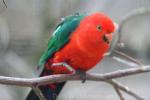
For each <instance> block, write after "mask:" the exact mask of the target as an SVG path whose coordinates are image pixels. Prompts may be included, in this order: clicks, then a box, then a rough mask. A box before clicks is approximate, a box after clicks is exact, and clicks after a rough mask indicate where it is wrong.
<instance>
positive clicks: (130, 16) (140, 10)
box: [117, 7, 150, 47]
mask: <svg viewBox="0 0 150 100" xmlns="http://www.w3.org/2000/svg"><path fill="white" fill-rule="evenodd" d="M144 14H150V7H143V8H138V9H135V10H133V11H131V12H130V13H128V14H127V15H126V16H124V18H123V19H122V20H121V22H120V24H119V28H118V30H117V33H118V42H117V45H118V47H120V45H122V41H121V39H122V31H123V26H124V25H125V24H126V23H127V22H128V21H130V20H131V19H134V18H135V17H136V16H141V15H144Z"/></svg>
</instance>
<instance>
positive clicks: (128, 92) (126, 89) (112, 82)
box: [107, 80, 145, 100]
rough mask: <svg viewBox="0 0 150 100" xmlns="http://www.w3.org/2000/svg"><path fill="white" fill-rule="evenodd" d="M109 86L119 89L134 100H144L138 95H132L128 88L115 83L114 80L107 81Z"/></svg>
mask: <svg viewBox="0 0 150 100" xmlns="http://www.w3.org/2000/svg"><path fill="white" fill-rule="evenodd" d="M107 82H108V83H109V84H111V85H113V86H114V87H117V88H119V89H120V90H122V91H124V92H126V93H127V94H129V95H130V96H133V97H134V98H136V100H145V99H144V98H142V97H140V96H139V95H138V94H136V93H134V92H133V91H131V90H130V89H129V88H128V87H126V86H124V85H122V84H121V83H119V82H117V81H116V80H109V81H107Z"/></svg>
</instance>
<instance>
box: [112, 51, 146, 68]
mask: <svg viewBox="0 0 150 100" xmlns="http://www.w3.org/2000/svg"><path fill="white" fill-rule="evenodd" d="M113 51H114V53H116V54H118V55H120V56H122V57H125V58H126V59H128V60H130V61H132V62H134V63H136V64H137V65H139V66H143V64H142V63H141V62H140V61H139V60H137V59H135V58H133V57H131V56H128V55H127V54H125V53H123V52H121V51H118V50H113Z"/></svg>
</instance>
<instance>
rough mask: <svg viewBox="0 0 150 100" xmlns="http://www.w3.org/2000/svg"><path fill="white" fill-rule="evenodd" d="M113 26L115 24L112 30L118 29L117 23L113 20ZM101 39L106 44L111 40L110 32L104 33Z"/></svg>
mask: <svg viewBox="0 0 150 100" xmlns="http://www.w3.org/2000/svg"><path fill="white" fill-rule="evenodd" d="M114 26H115V29H114V30H115V31H116V30H118V28H119V26H118V24H117V23H115V22H114ZM103 40H104V42H106V43H107V44H109V43H110V42H111V40H112V34H105V35H104V36H103Z"/></svg>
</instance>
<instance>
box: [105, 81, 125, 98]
mask: <svg viewBox="0 0 150 100" xmlns="http://www.w3.org/2000/svg"><path fill="white" fill-rule="evenodd" d="M106 82H107V83H109V84H111V85H112V86H113V87H114V89H115V91H116V93H117V94H118V96H119V98H120V100H125V98H124V97H123V94H122V93H121V91H120V90H119V87H118V86H116V85H114V82H115V83H117V82H116V81H114V80H113V79H112V80H107V81H106ZM117 84H118V83H117Z"/></svg>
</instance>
